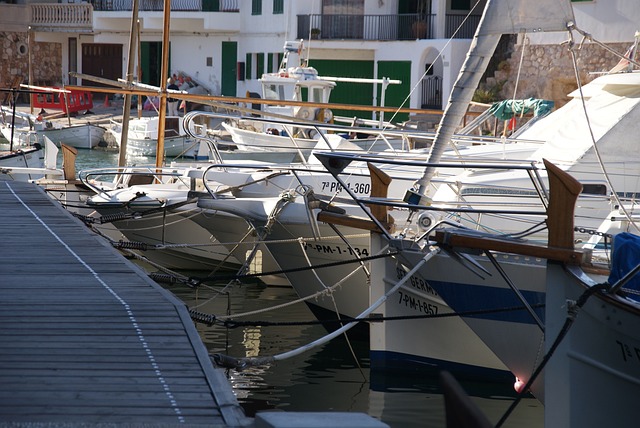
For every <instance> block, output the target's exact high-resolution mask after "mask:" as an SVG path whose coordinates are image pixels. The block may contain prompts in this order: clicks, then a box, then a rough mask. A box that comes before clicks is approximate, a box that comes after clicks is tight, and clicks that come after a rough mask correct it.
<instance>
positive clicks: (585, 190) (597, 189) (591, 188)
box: [582, 184, 607, 195]
mask: <svg viewBox="0 0 640 428" xmlns="http://www.w3.org/2000/svg"><path fill="white" fill-rule="evenodd" d="M582 194H585V195H606V194H607V186H606V185H604V184H582Z"/></svg>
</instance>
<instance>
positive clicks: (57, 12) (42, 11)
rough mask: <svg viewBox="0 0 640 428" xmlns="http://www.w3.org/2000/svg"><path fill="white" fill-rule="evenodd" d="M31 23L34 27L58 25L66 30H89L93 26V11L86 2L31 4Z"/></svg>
mask: <svg viewBox="0 0 640 428" xmlns="http://www.w3.org/2000/svg"><path fill="white" fill-rule="evenodd" d="M29 7H30V8H31V23H30V25H31V26H32V27H34V28H38V27H51V28H53V27H60V28H66V29H68V30H71V31H73V30H76V31H79V30H91V29H92V28H93V13H92V10H91V5H90V4H87V3H75V4H68V3H65V4H56V3H40V4H31V5H29Z"/></svg>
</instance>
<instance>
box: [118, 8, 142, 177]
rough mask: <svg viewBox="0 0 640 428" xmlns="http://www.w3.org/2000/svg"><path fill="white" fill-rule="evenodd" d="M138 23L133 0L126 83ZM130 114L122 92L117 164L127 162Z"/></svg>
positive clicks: (128, 97)
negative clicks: (122, 103)
mask: <svg viewBox="0 0 640 428" xmlns="http://www.w3.org/2000/svg"><path fill="white" fill-rule="evenodd" d="M137 24H138V0H133V7H132V12H131V31H130V33H129V57H128V58H127V76H126V78H127V83H129V84H131V83H132V82H133V66H134V64H135V57H136V53H135V52H136V51H135V50H134V49H135V46H136V44H137V42H136V39H137V31H136V27H137ZM130 116H131V94H124V105H123V106H122V133H121V134H120V135H121V137H120V153H119V156H118V166H125V164H126V162H127V142H128V140H129V117H130Z"/></svg>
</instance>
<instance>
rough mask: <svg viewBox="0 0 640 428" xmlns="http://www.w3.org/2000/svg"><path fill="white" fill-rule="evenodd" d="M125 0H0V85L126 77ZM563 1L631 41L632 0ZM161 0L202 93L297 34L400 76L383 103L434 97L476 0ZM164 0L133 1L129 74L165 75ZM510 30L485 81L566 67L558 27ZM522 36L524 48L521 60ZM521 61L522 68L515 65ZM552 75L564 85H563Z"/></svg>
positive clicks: (368, 71) (327, 61)
mask: <svg viewBox="0 0 640 428" xmlns="http://www.w3.org/2000/svg"><path fill="white" fill-rule="evenodd" d="M62 1H64V0H62ZM133 1H134V0H90V1H89V2H84V1H83V2H76V1H69V2H66V3H58V2H55V1H51V2H46V1H42V0H40V1H37V2H32V1H27V0H14V2H13V3H0V24H2V27H1V28H2V29H1V30H0V37H1V42H2V43H1V44H2V46H3V61H2V63H0V85H1V86H3V87H7V86H9V85H11V84H12V82H15V81H16V80H19V79H20V78H22V80H23V82H32V83H33V84H38V85H65V84H85V85H94V84H95V83H93V82H87V81H84V82H83V81H82V80H81V79H76V78H75V77H72V76H70V74H69V72H74V71H75V72H79V73H82V74H86V75H91V76H96V77H101V78H106V79H110V80H116V79H118V78H123V77H125V75H126V72H127V63H128V51H129V40H130V32H131V28H132V19H133V12H132V9H133V6H134V2H133ZM572 3H573V5H574V10H575V14H576V21H577V23H578V24H579V25H581V26H582V28H585V29H587V30H589V31H590V33H591V34H592V35H593V36H594V37H595V38H598V39H599V40H602V41H604V42H606V43H612V44H614V45H615V47H616V48H618V47H620V46H624V45H628V44H629V43H630V42H631V40H632V38H633V33H634V32H635V30H636V29H635V28H634V22H637V21H638V19H635V18H634V17H636V18H640V4H639V3H637V2H635V1H633V0H610V1H607V2H604V1H602V0H587V1H574V2H572ZM605 3H606V4H605ZM170 4H171V11H170V12H169V16H170V21H169V22H170V24H169V25H170V27H169V30H170V31H169V69H170V74H176V75H179V74H180V73H182V74H184V75H187V76H190V77H191V78H192V79H193V80H194V81H195V82H197V83H199V84H200V85H201V86H202V87H204V88H206V90H207V92H209V93H210V94H212V95H226V96H240V97H244V96H245V95H246V94H248V93H251V92H260V84H259V81H258V79H259V78H260V76H261V75H262V73H264V72H269V71H276V70H277V68H278V66H279V61H280V59H281V58H282V52H283V45H284V43H285V42H286V41H287V40H299V39H303V40H304V41H305V42H304V44H305V51H304V55H305V57H306V58H307V59H308V62H309V64H310V65H312V66H314V67H316V68H317V69H318V71H319V73H320V74H321V75H325V76H336V77H360V78H382V77H387V78H390V79H396V80H400V81H402V83H401V84H399V85H391V86H390V87H389V88H388V89H387V91H386V92H385V96H384V102H385V105H386V106H396V107H399V106H402V107H411V108H423V109H442V108H444V106H445V105H446V102H447V98H448V94H449V93H450V91H451V87H452V85H453V82H454V81H455V79H456V77H457V74H458V71H459V69H460V67H461V65H462V63H463V61H464V59H465V57H466V53H467V50H468V48H469V45H470V42H471V38H472V36H473V34H474V32H475V29H476V27H477V25H478V23H479V20H480V17H481V14H482V10H483V8H484V5H485V2H484V0H480V1H478V0H384V1H381V0H348V1H347V0H318V1H313V2H311V1H292V0H172V1H171V2H170ZM612 4H613V5H612ZM163 6H164V2H163V1H162V0H139V2H138V15H137V18H138V20H139V23H140V25H139V30H138V31H139V35H140V43H139V44H138V46H136V49H135V51H136V55H135V56H136V76H137V70H138V69H139V70H140V76H141V78H140V81H141V82H143V83H147V84H151V85H154V86H160V82H161V81H162V80H163V79H166V77H167V76H161V75H160V74H161V71H160V70H161V60H162V58H161V56H162V55H161V54H162V41H163V28H164V27H163V19H164V12H163ZM29 30H30V31H29ZM518 40H520V42H519V43H518V45H517V46H516V47H515V48H514V49H513V50H512V55H511V57H510V58H509V57H505V59H504V61H501V62H500V63H499V64H498V66H497V67H496V72H495V74H492V75H490V78H489V79H488V83H487V84H488V85H491V84H493V85H496V86H500V91H498V92H499V93H500V94H501V96H505V97H511V96H512V95H513V89H514V88H513V87H512V86H510V85H512V83H511V80H512V79H514V72H515V70H519V71H520V73H521V74H520V75H518V81H519V82H525V83H522V84H523V85H524V86H522V87H520V90H521V91H522V95H521V96H525V95H527V96H528V95H531V96H533V95H534V94H533V93H532V92H535V91H536V90H537V89H540V86H541V84H543V83H544V84H549V82H548V79H549V77H550V76H551V77H553V79H556V74H554V73H556V72H557V76H558V77H557V79H559V81H561V80H562V79H563V78H566V77H567V76H568V77H571V76H572V70H565V68H566V67H565V64H564V63H562V60H563V59H565V58H564V57H563V55H562V53H558V52H557V51H555V50H554V49H557V50H559V48H558V40H557V39H545V38H544V37H542V38H536V37H528V38H524V37H518ZM522 40H527V43H522ZM522 48H524V49H526V50H527V52H526V55H527V57H526V61H527V62H526V65H525V66H524V67H523V66H522V64H523V63H524V61H522V57H523V55H520V52H521V51H520V50H519V49H522ZM547 48H549V49H547ZM540 49H542V50H540ZM585 49H591V45H590V44H588V43H587V44H586V45H585ZM598 53H601V52H598ZM593 55H594V56H593V58H591V59H587V60H586V61H587V62H588V61H591V60H593V61H594V62H597V61H600V62H603V64H602V65H601V68H606V67H608V66H609V65H610V63H611V62H613V64H615V62H616V60H615V58H614V57H613V56H611V57H608V56H606V55H605V56H604V57H603V56H602V55H600V58H596V53H594V54H593ZM546 56H549V58H550V59H549V60H548V62H546V63H545V64H544V65H540V66H539V67H538V68H536V67H537V66H536V65H534V64H533V63H534V62H535V61H539V60H540V58H541V57H546ZM587 57H590V55H585V56H584V58H587ZM603 58H604V59H603ZM583 60H584V59H583ZM542 62H543V63H544V61H542ZM556 62H558V64H557V65H556ZM549 64H551V65H549ZM585 65H589V64H585ZM523 68H525V69H526V73H529V74H531V76H529V77H524V76H523V75H522V69H523ZM565 71H566V72H565ZM545 79H546V80H545ZM543 86H544V85H543ZM556 86H557V88H556V89H558V91H561V90H564V87H563V85H556ZM561 87H562V89H560V88H561ZM523 88H524V89H523ZM536 88H537V89H536ZM516 92H518V91H516ZM541 92H543V93H544V94H547V93H550V92H549V91H548V90H544V91H541ZM552 92H553V91H552ZM543 93H540V94H535V96H542V95H543ZM381 98H382V97H381V92H380V87H379V85H373V84H361V83H339V85H338V88H337V89H336V90H335V91H334V93H333V94H332V99H331V101H332V102H335V103H347V104H361V105H372V106H374V105H380V103H381V101H382V99H381ZM396 119H397V118H396Z"/></svg>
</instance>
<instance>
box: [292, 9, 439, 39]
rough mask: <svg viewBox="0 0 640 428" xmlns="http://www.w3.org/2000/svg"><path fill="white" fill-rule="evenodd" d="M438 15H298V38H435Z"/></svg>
mask: <svg viewBox="0 0 640 428" xmlns="http://www.w3.org/2000/svg"><path fill="white" fill-rule="evenodd" d="M434 17H435V16H434V15H428V16H427V17H420V16H419V15H418V14H400V15H298V38H301V39H306V38H308V37H309V35H311V38H318V39H323V40H332V39H355V40H415V39H428V38H431V31H432V29H433V22H434Z"/></svg>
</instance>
